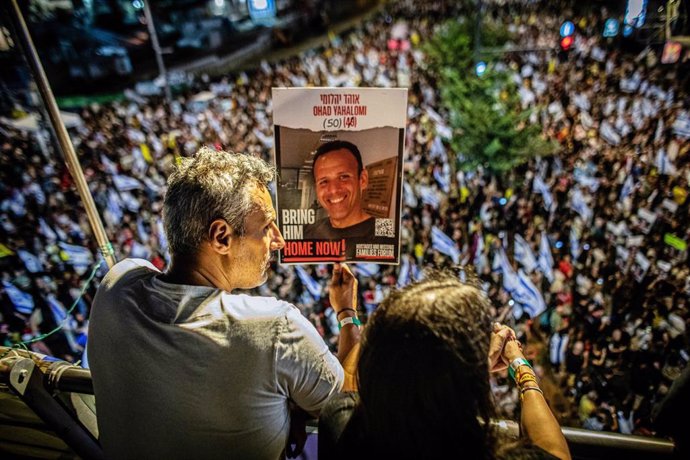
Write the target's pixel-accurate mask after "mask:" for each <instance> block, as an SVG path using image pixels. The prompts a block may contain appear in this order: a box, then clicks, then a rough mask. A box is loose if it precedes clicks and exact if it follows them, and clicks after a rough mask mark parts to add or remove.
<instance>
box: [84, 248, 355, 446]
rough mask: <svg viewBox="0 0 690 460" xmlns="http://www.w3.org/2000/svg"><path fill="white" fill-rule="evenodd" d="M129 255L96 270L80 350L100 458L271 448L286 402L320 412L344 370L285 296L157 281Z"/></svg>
mask: <svg viewBox="0 0 690 460" xmlns="http://www.w3.org/2000/svg"><path fill="white" fill-rule="evenodd" d="M159 274H160V272H159V271H158V270H156V269H155V268H154V267H153V265H151V264H150V263H149V262H147V261H145V260H140V259H128V260H125V261H122V262H120V263H118V264H117V265H115V266H114V267H113V268H112V269H111V270H110V272H109V273H108V274H107V275H106V277H105V278H104V279H103V282H102V284H101V286H100V287H99V290H98V293H97V295H96V298H95V300H94V303H93V309H92V312H91V320H90V326H89V329H90V330H89V343H88V348H89V361H90V366H91V373H92V377H93V383H94V391H95V396H96V409H97V413H98V425H99V431H100V441H101V444H102V445H103V448H104V451H105V453H106V456H107V458H148V459H159V458H160V459H163V458H165V459H170V458H199V459H207V458H224V459H233V458H238V459H252V458H261V459H277V458H281V456H282V453H283V450H284V448H285V444H286V441H287V436H288V429H289V425H290V415H289V408H288V403H289V401H293V402H294V403H295V404H297V405H298V406H300V407H301V408H302V409H304V410H306V411H309V412H312V413H314V414H316V413H318V412H319V411H320V410H321V408H322V407H323V405H324V404H325V403H326V401H327V400H328V398H329V397H330V396H331V395H332V394H333V393H336V392H338V391H340V389H341V387H342V384H343V378H344V372H343V368H342V366H341V365H340V363H339V362H338V360H337V359H336V357H335V356H334V355H333V354H332V353H331V352H330V351H329V350H328V348H327V346H326V344H325V343H324V341H323V339H322V338H321V337H320V336H319V334H318V332H317V331H316V329H315V328H314V326H313V325H312V324H311V323H309V321H307V319H306V318H304V317H303V316H302V315H301V313H300V311H299V310H298V309H297V308H296V307H295V306H293V305H291V304H289V303H287V302H283V301H280V300H277V299H275V298H269V297H253V296H247V295H232V294H228V293H227V292H224V291H222V290H219V289H215V288H211V287H203V286H185V285H175V284H169V283H165V282H162V281H161V280H160V279H158V276H157V275H159Z"/></svg>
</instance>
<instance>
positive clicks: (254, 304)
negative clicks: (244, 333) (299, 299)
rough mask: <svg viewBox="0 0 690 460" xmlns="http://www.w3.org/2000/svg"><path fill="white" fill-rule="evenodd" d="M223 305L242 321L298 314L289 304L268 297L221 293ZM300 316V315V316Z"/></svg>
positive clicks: (296, 309)
mask: <svg viewBox="0 0 690 460" xmlns="http://www.w3.org/2000/svg"><path fill="white" fill-rule="evenodd" d="M223 303H224V304H225V305H226V307H227V308H230V309H232V313H233V314H234V315H237V316H238V317H239V318H242V319H251V318H255V319H256V318H265V317H286V316H291V315H292V314H295V313H297V314H298V315H299V314H300V313H299V309H298V308H297V307H295V306H294V305H292V304H291V303H289V302H286V301H284V300H280V299H277V298H275V297H270V296H256V295H249V294H230V293H227V292H225V293H223ZM300 316H301V315H300Z"/></svg>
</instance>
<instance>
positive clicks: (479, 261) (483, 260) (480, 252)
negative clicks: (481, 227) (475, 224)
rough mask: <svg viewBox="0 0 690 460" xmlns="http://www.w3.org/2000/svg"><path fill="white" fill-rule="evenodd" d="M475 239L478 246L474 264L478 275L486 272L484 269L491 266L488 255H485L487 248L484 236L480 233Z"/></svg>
mask: <svg viewBox="0 0 690 460" xmlns="http://www.w3.org/2000/svg"><path fill="white" fill-rule="evenodd" d="M474 237H475V239H476V244H475V247H474V257H473V258H472V264H473V265H474V267H475V268H476V269H477V273H482V272H483V271H484V267H486V266H487V265H489V261H488V259H487V257H486V254H484V250H485V249H486V246H485V245H484V235H483V234H481V233H480V232H477V233H475V234H474Z"/></svg>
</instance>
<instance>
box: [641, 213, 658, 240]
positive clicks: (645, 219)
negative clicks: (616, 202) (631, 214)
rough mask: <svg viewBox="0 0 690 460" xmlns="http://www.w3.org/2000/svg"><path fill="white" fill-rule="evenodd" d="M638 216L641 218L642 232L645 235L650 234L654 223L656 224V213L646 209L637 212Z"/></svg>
mask: <svg viewBox="0 0 690 460" xmlns="http://www.w3.org/2000/svg"><path fill="white" fill-rule="evenodd" d="M637 216H638V217H639V218H640V221H639V228H640V230H641V231H642V232H643V233H645V234H647V233H649V231H650V230H651V228H652V226H653V225H654V222H656V218H657V215H656V213H653V212H652V211H650V210H648V209H645V208H640V209H638V210H637Z"/></svg>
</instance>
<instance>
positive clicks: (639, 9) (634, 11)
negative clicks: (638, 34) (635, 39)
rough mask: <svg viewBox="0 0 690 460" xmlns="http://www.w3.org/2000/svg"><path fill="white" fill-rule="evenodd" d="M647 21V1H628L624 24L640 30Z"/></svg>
mask: <svg viewBox="0 0 690 460" xmlns="http://www.w3.org/2000/svg"><path fill="white" fill-rule="evenodd" d="M646 19H647V0H628V5H627V6H626V7H625V20H624V21H623V22H625V23H626V24H627V25H630V26H632V27H636V28H638V29H639V28H640V27H642V26H643V25H644V22H645V20H646Z"/></svg>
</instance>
